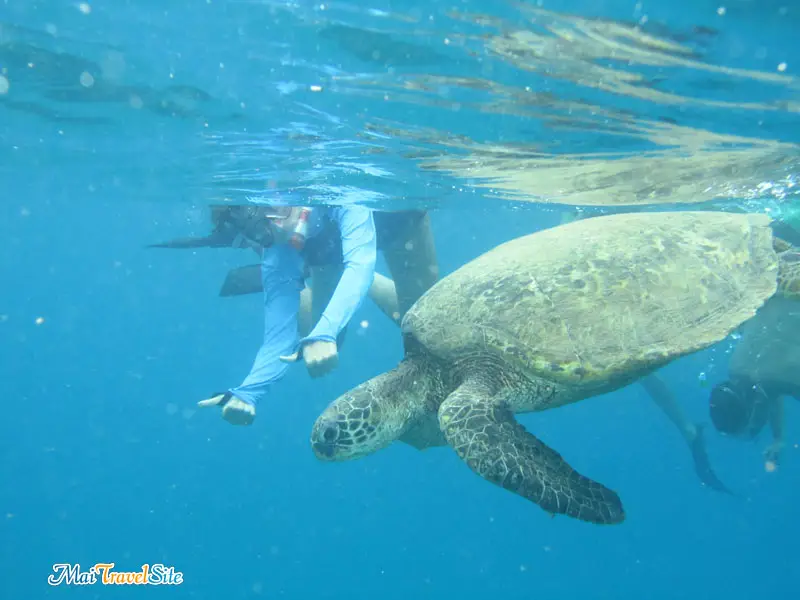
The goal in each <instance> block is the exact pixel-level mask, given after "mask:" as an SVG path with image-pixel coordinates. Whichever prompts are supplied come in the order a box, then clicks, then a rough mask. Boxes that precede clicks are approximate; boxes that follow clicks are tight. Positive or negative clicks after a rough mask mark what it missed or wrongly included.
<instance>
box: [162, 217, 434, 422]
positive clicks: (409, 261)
mask: <svg viewBox="0 0 800 600" xmlns="http://www.w3.org/2000/svg"><path fill="white" fill-rule="evenodd" d="M212 222H213V224H214V229H213V231H212V233H211V234H210V235H209V236H206V237H203V238H185V239H181V240H174V241H172V242H167V243H163V244H155V245H153V246H152V247H162V248H163V247H166V248H197V247H203V246H206V247H239V248H247V247H249V248H252V249H253V250H254V251H256V252H258V253H260V254H261V257H262V260H261V264H260V282H259V283H260V284H261V285H260V288H261V290H263V295H264V319H265V331H264V342H263V344H262V346H261V348H260V350H259V352H258V355H257V356H256V359H255V362H254V364H253V367H252V369H251V371H250V374H249V375H248V376H247V377H246V378H245V380H244V382H243V383H242V384H241V385H240V386H238V387H235V388H231V389H229V390H228V391H226V392H221V393H218V394H215V395H214V396H213V397H211V398H208V399H206V400H202V401H200V402H199V406H221V407H222V416H223V418H225V419H226V420H227V421H229V422H230V423H233V424H236V425H249V424H250V423H252V422H253V419H254V418H255V407H256V404H257V403H258V402H259V400H261V399H262V398H263V397H264V396H265V395H266V394H267V393H268V391H269V388H270V387H271V386H272V385H273V384H274V383H276V382H277V381H279V380H280V379H282V378H283V376H284V374H285V372H286V370H287V368H288V364H287V363H291V362H295V361H298V360H301V359H302V360H303V361H304V362H305V363H306V367H307V368H308V371H309V374H310V375H311V376H312V377H321V376H323V375H325V374H327V373H329V372H330V371H331V370H332V369H334V368H335V367H336V366H337V364H338V348H339V346H340V345H341V343H342V336H343V334H344V331H345V328H346V327H347V324H348V322H349V321H350V319H351V318H352V316H353V314H354V313H355V311H356V310H357V309H358V307H359V306H360V305H361V303H362V302H363V300H364V298H365V297H366V296H367V294H368V293H369V295H370V297H372V298H373V300H375V302H376V303H378V305H379V306H380V307H381V309H382V310H383V311H384V312H387V313H388V314H389V315H390V316H391V317H392V318H393V319H394V320H395V321H398V322H399V320H400V319H401V318H402V315H403V314H404V313H405V311H406V310H408V308H410V306H411V305H412V304H413V303H414V302H415V301H416V299H417V298H418V297H419V296H421V295H422V294H423V293H424V292H425V291H426V290H427V289H428V288H429V287H430V286H431V285H433V283H435V282H436V280H437V278H438V269H437V266H436V265H437V262H436V254H435V248H434V245H433V236H432V233H431V230H430V221H429V217H428V215H427V213H425V212H423V211H400V212H377V211H372V210H370V209H367V208H365V207H361V206H350V207H344V206H335V207H333V206H329V207H316V208H314V209H310V208H307V207H268V206H244V207H242V206H237V207H219V206H215V207H212ZM379 246H380V249H381V251H382V252H383V254H384V258H385V259H386V262H387V265H388V267H389V270H390V271H391V275H392V278H393V280H394V281H391V280H389V279H388V278H385V277H380V276H378V277H377V278H376V277H375V276H376V273H375V262H376V254H377V249H378V247H379ZM245 269H248V270H247V271H246V272H245V273H244V276H242V274H241V273H240V274H239V275H238V276H237V277H235V278H234V279H235V280H236V282H235V284H234V287H235V286H239V289H238V290H234V292H233V293H232V294H231V295H238V293H242V289H244V288H242V286H245V287H247V286H249V287H250V290H249V291H253V289H252V288H253V287H254V286H255V282H253V281H248V280H247V279H248V275H249V276H252V274H253V273H254V271H253V269H252V268H251V267H246V268H245ZM306 277H309V278H310V280H311V290H312V295H311V300H310V302H308V301H305V299H306V297H307V296H306V294H305V293H301V290H304V279H305V278H306ZM249 278H250V279H251V280H252V277H249ZM230 279H231V278H230V276H229V280H230ZM228 283H229V282H226V285H227V284H228ZM226 295H228V294H226ZM309 305H310V306H309ZM309 312H311V313H313V321H312V320H311V318H312V317H309V314H308V313H309ZM311 322H314V323H316V325H315V326H314V327H313V328H310V326H309V324H310V323H311ZM308 329H311V331H308ZM298 338H299V339H298Z"/></svg>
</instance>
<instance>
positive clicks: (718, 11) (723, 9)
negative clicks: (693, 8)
mask: <svg viewBox="0 0 800 600" xmlns="http://www.w3.org/2000/svg"><path fill="white" fill-rule="evenodd" d="M725 12H726V9H725V7H724V6H720V7H719V8H718V9H717V14H718V15H719V16H720V17H724V16H725Z"/></svg>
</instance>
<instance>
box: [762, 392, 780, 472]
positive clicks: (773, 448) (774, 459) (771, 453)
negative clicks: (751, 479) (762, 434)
mask: <svg viewBox="0 0 800 600" xmlns="http://www.w3.org/2000/svg"><path fill="white" fill-rule="evenodd" d="M783 402H784V400H783V396H781V395H780V394H775V396H773V397H772V400H771V406H770V407H769V426H770V429H771V430H772V443H771V444H770V445H769V446H768V447H767V449H766V451H765V452H764V460H765V461H766V462H767V468H769V467H770V463H772V465H771V466H772V467H775V466H776V465H777V464H778V462H779V460H780V456H781V451H782V450H783V439H784V438H783V434H784V416H783Z"/></svg>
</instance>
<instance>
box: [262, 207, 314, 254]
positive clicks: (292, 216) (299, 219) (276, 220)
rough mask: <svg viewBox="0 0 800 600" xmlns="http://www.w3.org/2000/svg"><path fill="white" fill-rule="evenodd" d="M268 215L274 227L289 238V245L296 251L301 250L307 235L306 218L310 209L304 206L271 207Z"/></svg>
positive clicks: (309, 213)
mask: <svg viewBox="0 0 800 600" xmlns="http://www.w3.org/2000/svg"><path fill="white" fill-rule="evenodd" d="M270 210H271V212H270V214H266V215H265V216H266V218H267V219H269V220H270V221H271V222H272V224H273V225H274V226H275V227H278V228H280V229H282V230H283V231H284V232H285V233H286V234H287V235H288V236H289V244H291V245H292V246H293V247H294V248H296V249H297V250H302V249H303V248H304V247H305V244H306V236H307V235H308V218H309V216H310V215H311V209H310V208H308V207H304V206H294V207H292V206H287V207H271V208H270Z"/></svg>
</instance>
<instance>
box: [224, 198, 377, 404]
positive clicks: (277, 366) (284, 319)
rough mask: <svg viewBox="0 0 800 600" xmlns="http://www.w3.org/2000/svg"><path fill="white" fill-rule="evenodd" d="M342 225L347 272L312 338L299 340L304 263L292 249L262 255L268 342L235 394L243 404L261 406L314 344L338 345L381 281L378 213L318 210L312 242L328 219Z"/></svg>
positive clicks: (354, 209) (275, 249) (311, 229)
mask: <svg viewBox="0 0 800 600" xmlns="http://www.w3.org/2000/svg"><path fill="white" fill-rule="evenodd" d="M323 211H327V215H328V217H329V218H330V219H331V220H333V221H334V223H335V224H336V225H337V227H338V229H339V232H340V234H341V237H342V258H343V262H344V271H343V273H342V277H341V279H340V280H339V284H338V285H337V286H336V289H335V290H334V293H333V296H332V297H331V300H330V302H329V303H328V306H327V307H326V308H325V310H324V312H323V313H322V316H321V317H320V320H319V322H317V323H316V325H315V326H314V328H313V330H312V331H311V333H310V334H309V335H308V336H307V337H305V338H303V339H298V337H299V335H298V332H297V324H298V312H299V310H300V292H301V291H302V290H303V286H304V283H303V271H304V269H303V266H304V264H303V257H302V255H301V253H300V252H298V251H297V250H296V249H295V248H293V247H292V246H290V245H289V244H276V245H274V246H271V247H269V248H266V249H265V250H264V252H263V254H262V261H261V277H262V281H263V286H264V341H263V343H262V344H261V348H260V349H259V351H258V354H257V355H256V358H255V361H254V362H253V366H252V368H251V370H250V373H249V375H248V376H247V377H246V378H245V380H244V382H242V384H241V385H239V386H238V387H235V388H231V389H230V392H231V394H233V395H234V396H236V397H237V398H240V399H241V400H243V401H245V402H247V403H250V404H253V405H255V404H257V403H258V402H259V400H261V399H262V398H264V397H265V396H266V395H267V393H268V392H269V389H270V388H271V387H272V386H273V385H274V384H275V383H276V382H278V381H279V380H280V379H282V378H283V376H284V375H285V374H286V370H287V369H288V368H289V364H287V363H284V362H282V361H281V360H280V357H281V356H286V355H290V354H292V353H294V352H296V351H298V350H300V349H301V348H302V346H303V345H304V344H305V343H308V342H314V341H320V340H324V341H328V342H334V343H335V342H336V338H337V336H338V335H339V333H340V332H341V331H342V330H343V329H344V328H345V327H346V326H347V324H348V323H349V321H350V319H351V318H352V317H353V315H354V314H355V312H356V311H357V310H358V308H359V307H360V306H361V303H362V302H363V301H364V299H365V298H366V296H367V292H368V291H369V288H370V285H372V280H373V278H374V276H375V262H376V260H377V247H376V236H375V223H374V221H373V217H372V211H371V210H370V209H368V208H366V207H362V206H337V207H331V208H326V209H315V210H314V211H313V212H312V219H311V220H312V222H310V223H309V237H312V236H314V235H316V234H317V233H319V231H320V230H321V228H322V221H323V217H324V215H323V214H322V213H323Z"/></svg>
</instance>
